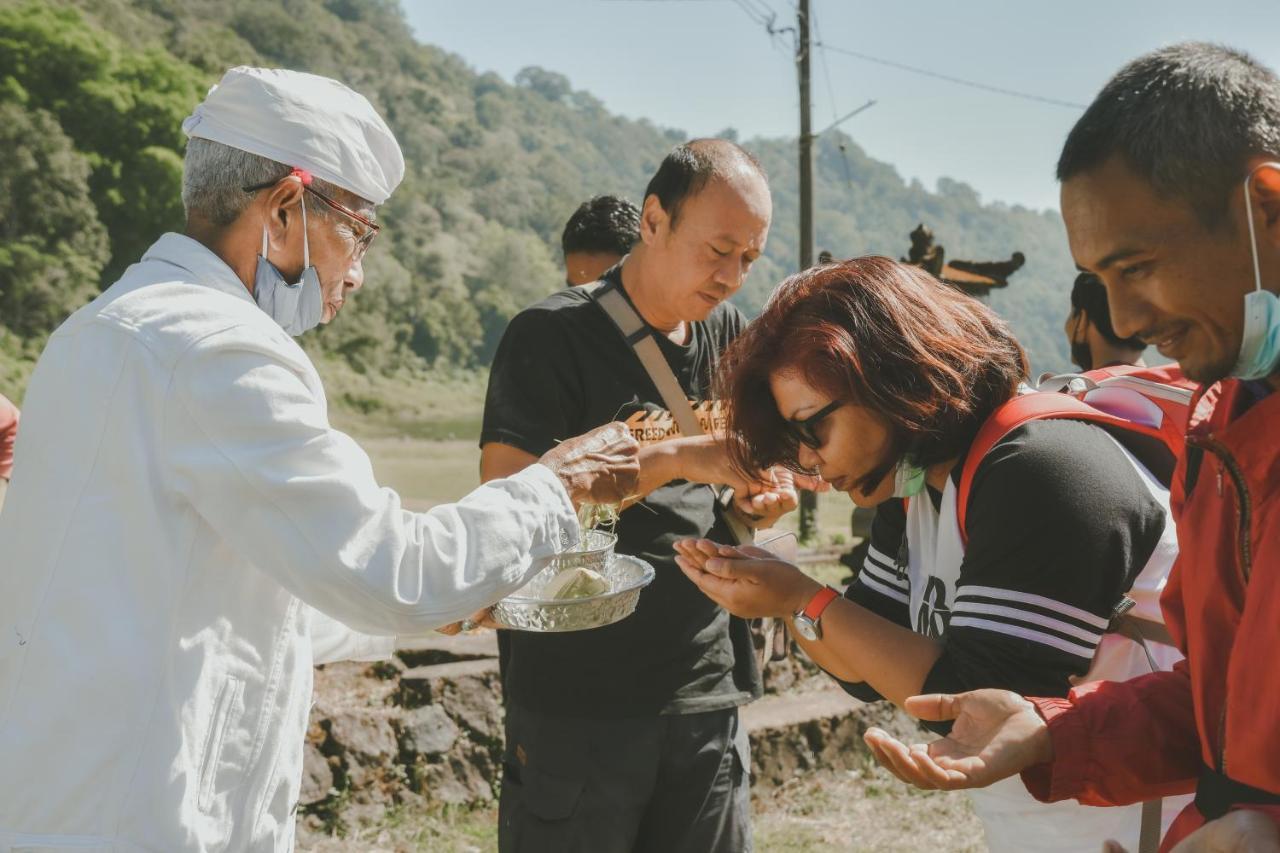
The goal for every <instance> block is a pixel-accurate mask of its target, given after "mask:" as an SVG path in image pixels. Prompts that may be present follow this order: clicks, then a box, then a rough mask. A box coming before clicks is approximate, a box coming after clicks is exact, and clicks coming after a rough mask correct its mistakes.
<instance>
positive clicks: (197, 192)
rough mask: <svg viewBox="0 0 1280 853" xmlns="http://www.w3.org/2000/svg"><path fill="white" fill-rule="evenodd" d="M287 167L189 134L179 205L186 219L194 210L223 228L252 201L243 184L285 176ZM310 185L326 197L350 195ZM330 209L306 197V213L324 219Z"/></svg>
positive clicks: (321, 183)
mask: <svg viewBox="0 0 1280 853" xmlns="http://www.w3.org/2000/svg"><path fill="white" fill-rule="evenodd" d="M290 169H291V167H290V166H286V165H285V164H283V163H278V162H276V161H275V160H271V159H269V158H267V157H261V156H259V155H257V154H250V153H249V152H248V151H241V150H240V149H239V148H232V147H231V146H230V145H223V144H222V143H221V142H214V141H213V140H210V139H201V138H198V137H192V138H191V139H188V140H187V152H186V155H185V156H184V157H183V161H182V207H183V209H184V210H185V211H186V213H187V218H188V219H190V218H191V215H192V214H193V213H194V214H198V215H199V216H200V217H201V218H203V219H206V220H208V221H209V222H210V223H212V224H213V225H215V226H217V227H219V228H224V227H226V226H228V225H230V224H231V223H232V222H235V221H236V219H238V218H239V217H240V214H242V213H244V211H245V208H247V207H248V206H249V204H250V203H251V202H252V201H253V198H254V196H253V193H247V192H245V191H244V188H245V187H256V186H259V185H261V184H270V183H274V182H276V181H278V180H280V179H281V178H283V177H285V176H286V175H288V174H289V171H290ZM311 186H312V187H314V188H315V189H316V190H318V191H320V192H322V193H324V194H325V195H327V196H329V197H330V198H334V197H335V196H336V197H338V198H343V197H344V196H349V195H350V193H344V192H342V190H340V189H339V188H338V187H335V186H333V185H332V184H329V183H328V182H327V181H322V180H320V179H319V178H315V179H314V180H313V181H312V183H311ZM331 212H332V211H331V210H330V208H328V207H327V206H325V205H324V204H323V203H321V202H319V201H318V200H316V199H314V198H311V197H310V196H308V197H307V213H308V215H310V216H319V217H322V218H324V217H328V216H329V215H330V213H331Z"/></svg>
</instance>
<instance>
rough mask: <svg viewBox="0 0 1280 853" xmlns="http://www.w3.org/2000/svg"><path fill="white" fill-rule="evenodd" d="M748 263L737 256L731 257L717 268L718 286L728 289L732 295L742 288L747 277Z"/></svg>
mask: <svg viewBox="0 0 1280 853" xmlns="http://www.w3.org/2000/svg"><path fill="white" fill-rule="evenodd" d="M747 266H748V265H747V263H746V262H745V261H743V260H742V259H741V258H739V257H737V256H735V255H729V257H727V258H725V259H724V260H723V261H721V262H720V265H719V266H718V267H716V284H718V285H720V286H721V287H725V288H728V290H729V292H730V293H733V292H735V291H736V290H737V289H738V288H740V287H742V282H743V280H744V279H746V277H747Z"/></svg>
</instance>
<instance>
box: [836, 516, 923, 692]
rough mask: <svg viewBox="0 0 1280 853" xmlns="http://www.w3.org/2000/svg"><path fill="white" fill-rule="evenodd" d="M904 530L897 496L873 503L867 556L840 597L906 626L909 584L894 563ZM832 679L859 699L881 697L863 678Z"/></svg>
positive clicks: (903, 520)
mask: <svg viewBox="0 0 1280 853" xmlns="http://www.w3.org/2000/svg"><path fill="white" fill-rule="evenodd" d="M906 531H907V514H906V509H905V507H904V506H903V504H902V501H901V500H900V499H898V498H892V499H890V500H887V501H885V502H884V503H882V504H880V506H878V507H876V516H875V518H874V519H872V520H871V541H870V543H869V546H870V547H868V549H867V558H866V559H865V560H863V562H862V567H861V568H860V569H859V570H858V576H857V577H856V578H854V580H853V583H851V584H849V588H848V589H846V590H845V591H844V597H845V598H847V599H849V600H850V601H852V602H853V603H855V604H858V605H861V606H862V607H865V608H866V609H867V610H870V611H871V612H872V613H874V614H876V615H877V616H880V617H882V618H884V619H888V620H889V621H890V622H892V623H894V624H895V625H901V626H902V627H904V628H910V627H911V615H910V610H911V608H910V603H911V588H910V586H909V585H908V583H907V576H906V572H905V570H903V571H901V572H900V571H899V569H898V566H897V559H898V551H899V550H900V549H901V547H902V537H903V536H905V535H906ZM833 677H834V676H833ZM836 682H837V683H838V684H839V685H840V686H841V687H843V688H844V689H845V692H847V693H848V694H849V695H850V696H852V697H853V698H855V699H861V700H862V701H863V702H875V701H878V700H881V699H883V698H884V697H883V696H881V695H880V694H879V693H878V692H876V689H875V688H874V687H872V686H871V685H869V684H867V683H866V682H852V681H841V680H840V679H838V678H837V679H836Z"/></svg>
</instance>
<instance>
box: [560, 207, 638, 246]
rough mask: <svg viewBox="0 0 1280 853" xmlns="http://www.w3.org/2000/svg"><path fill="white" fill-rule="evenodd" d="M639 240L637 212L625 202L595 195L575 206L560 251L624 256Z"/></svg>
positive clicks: (561, 241)
mask: <svg viewBox="0 0 1280 853" xmlns="http://www.w3.org/2000/svg"><path fill="white" fill-rule="evenodd" d="M639 238H640V210H639V208H637V207H636V206H635V205H634V204H632V203H631V202H629V201H627V200H626V199H625V198H619V197H618V196H616V195H598V196H596V197H595V198H592V199H589V200H588V201H584V202H583V203H582V204H580V205H578V209H577V210H575V211H574V212H573V216H570V217H569V221H568V222H567V223H565V226H564V233H563V234H561V235H560V247H561V248H562V249H564V253H565V254H566V255H568V254H569V253H571V252H590V253H592V254H594V253H596V252H609V253H611V254H615V255H625V254H626V253H627V252H630V251H631V247H632V246H634V245H635V243H636V240H638V239H639Z"/></svg>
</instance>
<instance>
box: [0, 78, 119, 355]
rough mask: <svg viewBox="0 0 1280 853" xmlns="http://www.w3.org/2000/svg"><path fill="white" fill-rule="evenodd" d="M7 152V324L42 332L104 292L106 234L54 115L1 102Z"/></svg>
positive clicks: (78, 159)
mask: <svg viewBox="0 0 1280 853" xmlns="http://www.w3.org/2000/svg"><path fill="white" fill-rule="evenodd" d="M0 150H3V151H4V152H5V156H4V157H3V158H0V324H3V325H4V326H5V327H7V328H8V329H9V330H10V331H12V332H14V333H15V334H18V335H21V336H25V337H41V336H43V335H45V334H47V333H48V332H49V331H51V330H52V329H53V328H54V327H55V326H57V324H58V323H60V322H62V320H63V319H64V318H66V316H67V315H68V314H70V313H71V312H72V311H74V310H75V309H76V308H78V307H80V306H81V305H83V304H84V303H85V302H88V301H89V300H90V299H92V298H93V296H94V294H95V293H97V291H98V276H99V274H100V273H101V271H102V267H103V265H104V264H105V263H106V261H107V256H108V249H107V232H106V229H105V228H104V227H103V225H102V223H101V222H100V221H99V220H98V216H97V211H96V210H95V208H94V206H93V202H92V201H91V200H90V198H89V192H88V178H89V174H90V171H91V168H90V165H89V159H88V158H87V157H85V156H84V155H83V154H80V153H78V152H77V151H76V150H75V149H74V148H73V147H72V144H71V140H70V139H69V138H68V137H67V135H66V134H65V133H63V132H62V128H61V127H59V126H58V122H57V120H56V119H55V118H54V117H53V116H52V115H51V114H49V113H47V112H45V111H43V110H28V109H25V108H24V107H22V106H20V105H18V104H16V103H12V102H10V103H0Z"/></svg>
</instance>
